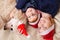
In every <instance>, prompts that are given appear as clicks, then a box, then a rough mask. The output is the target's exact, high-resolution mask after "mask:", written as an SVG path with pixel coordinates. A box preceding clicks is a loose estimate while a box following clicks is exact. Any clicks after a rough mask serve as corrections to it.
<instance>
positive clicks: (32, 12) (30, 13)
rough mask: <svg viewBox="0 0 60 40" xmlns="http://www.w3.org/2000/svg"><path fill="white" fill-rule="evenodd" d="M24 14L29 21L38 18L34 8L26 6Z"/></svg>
mask: <svg viewBox="0 0 60 40" xmlns="http://www.w3.org/2000/svg"><path fill="white" fill-rule="evenodd" d="M26 16H27V18H28V21H29V22H35V21H36V20H37V18H38V14H37V12H36V10H35V9H34V8H28V9H27V11H26Z"/></svg>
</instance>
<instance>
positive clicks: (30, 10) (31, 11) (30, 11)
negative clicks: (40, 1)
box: [26, 8, 37, 15]
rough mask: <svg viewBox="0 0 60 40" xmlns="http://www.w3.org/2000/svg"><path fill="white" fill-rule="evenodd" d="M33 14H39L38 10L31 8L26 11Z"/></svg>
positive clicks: (27, 13)
mask: <svg viewBox="0 0 60 40" xmlns="http://www.w3.org/2000/svg"><path fill="white" fill-rule="evenodd" d="M31 14H37V11H36V10H35V9H32V8H29V9H27V11H26V15H31Z"/></svg>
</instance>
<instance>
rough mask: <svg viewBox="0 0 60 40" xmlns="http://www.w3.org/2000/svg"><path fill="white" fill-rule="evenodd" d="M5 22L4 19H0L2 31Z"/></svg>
mask: <svg viewBox="0 0 60 40" xmlns="http://www.w3.org/2000/svg"><path fill="white" fill-rule="evenodd" d="M4 24H5V23H4V21H3V19H2V18H1V17H0V29H2V28H3V27H4Z"/></svg>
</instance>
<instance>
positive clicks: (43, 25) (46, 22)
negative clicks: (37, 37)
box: [38, 18, 52, 32]
mask: <svg viewBox="0 0 60 40" xmlns="http://www.w3.org/2000/svg"><path fill="white" fill-rule="evenodd" d="M51 26H52V21H51V20H50V19H49V18H41V19H40V21H39V23H38V30H39V32H43V31H45V30H47V29H48V28H49V27H51Z"/></svg>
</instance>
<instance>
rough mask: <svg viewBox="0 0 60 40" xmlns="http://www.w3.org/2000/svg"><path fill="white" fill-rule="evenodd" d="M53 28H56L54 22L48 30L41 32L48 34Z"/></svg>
mask: <svg viewBox="0 0 60 40" xmlns="http://www.w3.org/2000/svg"><path fill="white" fill-rule="evenodd" d="M53 29H54V24H53V25H52V26H51V27H50V28H49V29H48V30H46V31H44V32H41V33H40V35H46V34H48V33H49V32H51V31H52V30H53Z"/></svg>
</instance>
